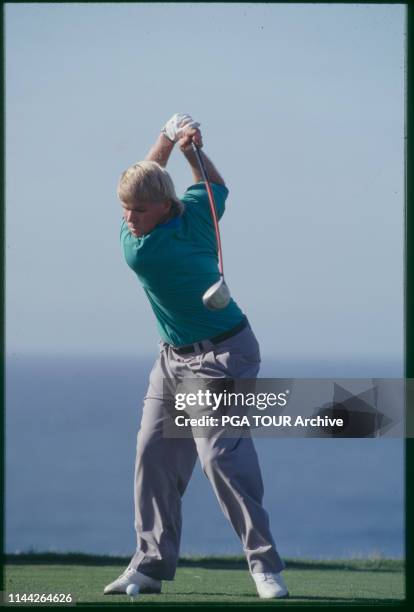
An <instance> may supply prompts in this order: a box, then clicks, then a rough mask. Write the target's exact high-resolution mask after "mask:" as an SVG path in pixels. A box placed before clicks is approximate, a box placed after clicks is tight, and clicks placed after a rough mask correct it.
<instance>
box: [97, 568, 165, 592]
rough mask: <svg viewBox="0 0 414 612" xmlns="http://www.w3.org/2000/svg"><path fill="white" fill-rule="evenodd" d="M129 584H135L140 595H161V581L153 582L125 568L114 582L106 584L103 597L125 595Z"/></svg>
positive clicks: (153, 580) (147, 577) (135, 571)
mask: <svg viewBox="0 0 414 612" xmlns="http://www.w3.org/2000/svg"><path fill="white" fill-rule="evenodd" d="M130 584H136V585H137V586H138V587H139V592H140V593H161V580H155V579H154V578H150V577H149V576H145V574H141V572H137V570H134V569H132V567H127V568H126V570H125V571H124V572H122V574H121V575H120V576H118V578H117V579H116V580H114V581H113V582H111V584H108V585H107V586H106V587H105V589H104V595H118V594H119V593H126V590H127V587H128V586H129V585H130Z"/></svg>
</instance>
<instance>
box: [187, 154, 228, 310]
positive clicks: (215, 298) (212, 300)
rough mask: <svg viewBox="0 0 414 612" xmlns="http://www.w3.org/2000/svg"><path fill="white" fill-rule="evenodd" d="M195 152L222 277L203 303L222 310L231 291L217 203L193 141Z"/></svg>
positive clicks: (206, 294) (208, 292)
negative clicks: (227, 283) (207, 201)
mask: <svg viewBox="0 0 414 612" xmlns="http://www.w3.org/2000/svg"><path fill="white" fill-rule="evenodd" d="M192 146H193V150H194V153H195V154H196V157H197V161H198V165H199V166H200V171H201V175H202V177H203V180H204V182H205V184H206V189H207V194H208V199H209V202H210V211H211V216H212V218H213V224H214V230H215V233H216V240H217V252H218V260H219V272H220V279H219V280H218V281H217V282H216V283H214V285H211V287H209V288H208V289H207V291H206V292H205V293H204V295H203V304H204V306H205V307H206V308H208V309H209V310H221V309H222V308H226V306H228V304H229V302H230V291H229V288H228V287H227V285H226V282H225V280H224V272H223V253H222V251H221V240H220V230H219V224H218V219H217V212H216V204H215V202H214V196H213V192H212V189H211V185H210V181H209V179H208V176H207V171H206V168H205V165H204V162H203V158H202V157H201V153H200V150H199V149H200V147H198V146H197V145H196V144H195V143H194V142H193V143H192Z"/></svg>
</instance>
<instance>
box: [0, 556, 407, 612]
mask: <svg viewBox="0 0 414 612" xmlns="http://www.w3.org/2000/svg"><path fill="white" fill-rule="evenodd" d="M6 563H7V565H6V567H5V590H6V591H7V592H8V593H10V592H14V593H50V592H52V593H72V594H73V595H74V596H75V598H76V601H77V602H78V603H99V604H100V606H102V604H114V603H120V602H122V603H125V604H126V605H130V600H129V598H128V597H127V596H118V595H116V596H113V595H112V596H108V595H107V596H104V595H102V590H103V587H104V586H105V585H106V584H107V583H108V582H111V581H112V580H113V579H114V578H116V577H117V576H118V575H119V574H120V573H121V571H122V570H123V568H124V567H125V566H126V565H127V563H128V559H122V558H110V557H109V558H108V557H91V556H87V555H75V554H73V555H53V554H44V555H36V554H32V555H30V554H28V555H15V556H11V555H9V556H8V557H7V558H6ZM286 563H287V568H286V570H285V571H284V577H285V580H286V582H287V584H288V587H289V590H290V595H291V596H290V598H289V599H286V600H279V601H278V602H277V603H278V605H290V604H302V603H312V602H313V603H316V604H318V603H319V604H321V603H326V604H329V603H330V604H332V603H334V604H341V603H347V604H349V603H359V604H373V603H375V604H390V603H396V604H398V602H400V601H401V600H402V599H403V598H404V564H403V562H402V561H399V560H393V559H365V560H364V559H353V560H345V561H339V560H338V561H307V560H300V559H291V560H287V562H286ZM136 601H137V602H139V603H140V604H141V605H143V604H146V603H151V604H156V603H159V604H163V605H165V604H166V603H168V604H183V603H190V602H191V603H196V602H198V603H213V602H219V603H226V604H235V605H240V604H250V605H251V604H253V603H256V602H258V601H259V600H258V598H257V595H256V590H255V586H254V583H253V581H252V579H251V577H250V575H249V573H248V571H247V565H246V562H245V560H244V559H243V558H240V557H218V558H214V557H208V558H202V557H200V558H196V557H192V558H187V559H186V558H184V559H181V560H180V564H179V567H178V569H177V573H176V577H175V580H174V581H164V582H163V592H162V594H160V595H140V596H139V597H138V599H137V600H136ZM260 604H261V605H274V604H275V602H274V601H265V600H261V601H260Z"/></svg>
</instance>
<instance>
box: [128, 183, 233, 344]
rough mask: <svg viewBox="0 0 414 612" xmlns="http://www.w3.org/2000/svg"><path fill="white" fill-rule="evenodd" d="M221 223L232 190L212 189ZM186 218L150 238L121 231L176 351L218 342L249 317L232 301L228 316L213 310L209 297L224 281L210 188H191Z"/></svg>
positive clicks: (163, 334)
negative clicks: (207, 304)
mask: <svg viewBox="0 0 414 612" xmlns="http://www.w3.org/2000/svg"><path fill="white" fill-rule="evenodd" d="M211 188H212V190H213V194H214V199H215V202H216V209H217V213H218V217H219V218H221V217H222V215H223V213H224V209H225V201H226V198H227V195H228V193H229V192H228V189H227V187H225V186H224V185H219V184H216V183H212V185H211ZM180 199H181V201H182V202H183V204H184V212H183V214H182V215H181V216H180V217H176V218H175V219H172V220H171V221H169V222H168V223H164V224H161V225H157V226H156V227H155V228H154V229H153V230H152V231H151V232H150V233H149V234H145V235H144V236H138V237H135V236H133V235H132V234H131V233H130V231H129V229H128V225H127V223H126V222H125V221H124V220H123V222H122V226H121V245H122V248H123V252H124V257H125V260H126V262H127V264H128V265H129V267H130V268H131V269H132V270H133V271H134V272H135V274H136V276H137V277H138V280H139V281H140V283H141V285H142V287H143V289H144V291H145V293H146V296H147V298H148V300H149V302H150V304H151V308H152V310H153V312H154V314H155V317H156V320H157V327H158V332H159V334H160V336H161V338H162V339H163V340H164V341H165V342H168V344H172V345H173V346H183V345H186V344H192V343H193V342H198V341H200V340H206V339H208V338H212V337H214V336H216V335H218V334H220V333H222V332H224V331H227V330H229V329H231V328H232V327H234V326H235V325H237V324H238V323H239V322H240V321H241V319H242V318H243V312H242V311H241V309H240V308H239V307H238V305H237V304H236V302H235V301H234V300H233V299H231V300H230V303H229V304H228V306H226V308H223V309H222V310H215V311H212V310H208V309H207V308H206V307H205V306H204V304H203V302H202V296H203V294H204V292H205V291H206V290H207V289H208V288H209V287H211V285H213V284H214V283H215V282H217V281H218V280H219V278H220V273H219V270H218V256H217V243H216V237H215V232H214V225H213V220H212V218H211V211H210V204H209V200H208V194H207V190H206V187H205V185H204V183H196V184H195V185H191V187H189V188H188V189H187V191H186V192H185V194H184V196H183V197H182V198H180Z"/></svg>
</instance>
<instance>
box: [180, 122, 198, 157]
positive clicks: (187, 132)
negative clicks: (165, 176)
mask: <svg viewBox="0 0 414 612" xmlns="http://www.w3.org/2000/svg"><path fill="white" fill-rule="evenodd" d="M192 142H194V143H195V144H196V145H197V146H198V147H202V146H203V139H202V137H201V132H200V130H199V129H198V128H194V127H187V128H185V129H184V132H183V135H182V136H181V138H180V139H179V140H178V145H179V147H180V149H181V151H182V152H183V153H185V152H186V151H187V150H188V149H191V143H192Z"/></svg>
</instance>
